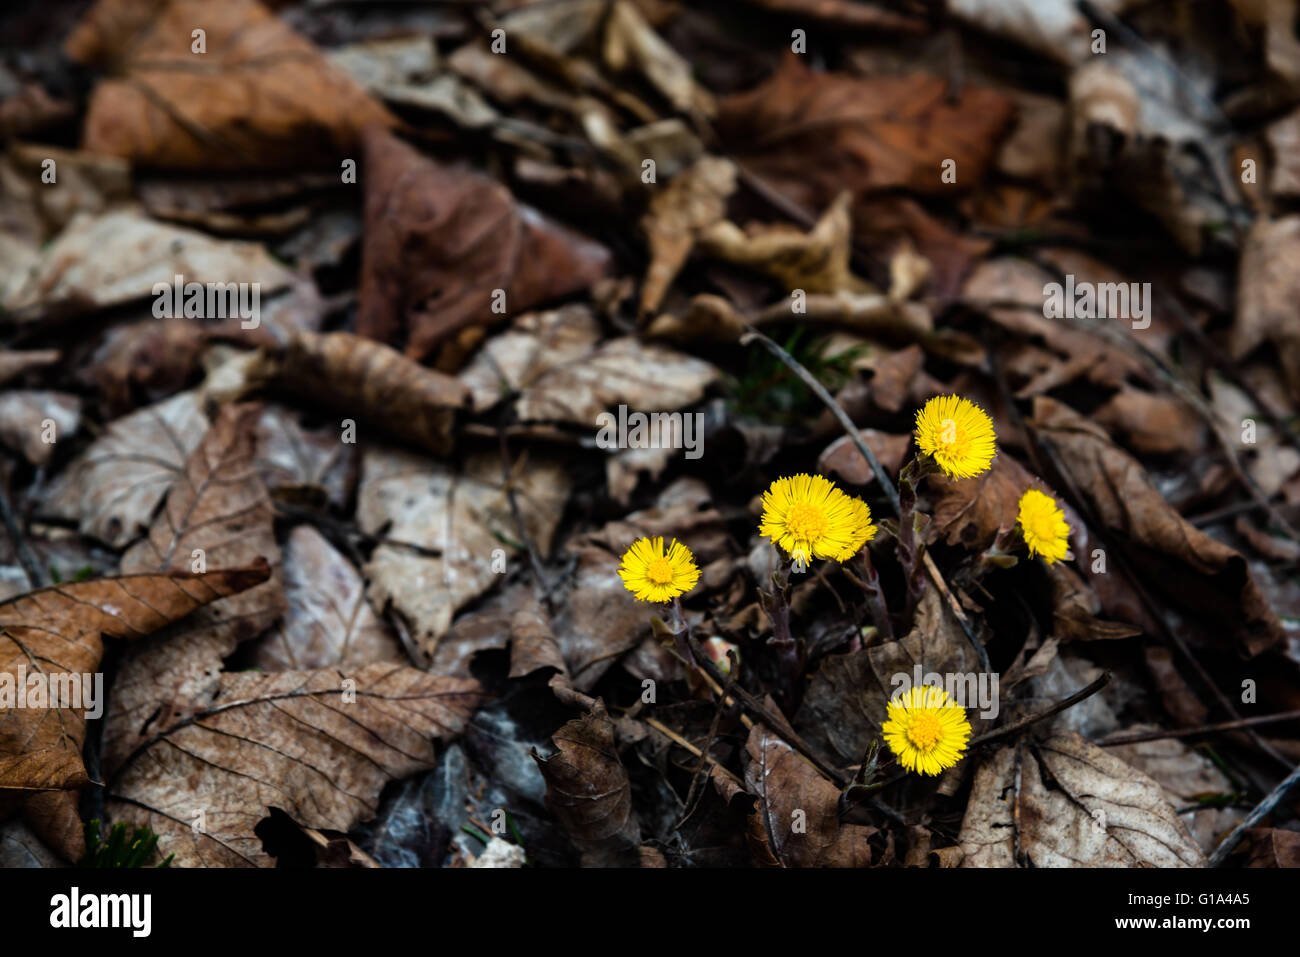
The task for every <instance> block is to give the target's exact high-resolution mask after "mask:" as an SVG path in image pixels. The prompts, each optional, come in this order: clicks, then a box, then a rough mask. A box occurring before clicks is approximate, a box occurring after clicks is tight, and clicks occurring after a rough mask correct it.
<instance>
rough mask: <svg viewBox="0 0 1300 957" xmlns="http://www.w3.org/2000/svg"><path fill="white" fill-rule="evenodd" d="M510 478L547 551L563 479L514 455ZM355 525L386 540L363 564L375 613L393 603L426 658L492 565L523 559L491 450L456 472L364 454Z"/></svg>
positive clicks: (411, 459) (394, 454)
mask: <svg viewBox="0 0 1300 957" xmlns="http://www.w3.org/2000/svg"><path fill="white" fill-rule="evenodd" d="M510 481H511V485H512V487H513V488H514V493H515V496H516V499H517V501H518V504H519V511H520V514H521V516H522V518H523V523H524V527H525V530H526V532H527V534H528V536H529V538H530V539H531V540H532V542H533V544H534V546H535V547H536V548H537V549H538V551H539V552H540V553H541V554H542V555H546V554H547V553H548V552H549V551H550V547H551V536H552V535H554V533H555V528H556V525H557V524H558V523H559V520H560V515H561V513H562V512H563V511H564V503H565V501H566V499H567V498H568V494H569V483H570V479H569V475H568V473H567V471H566V470H565V468H564V467H563V466H562V465H561V464H560V463H559V462H556V461H551V460H546V459H534V458H526V457H522V456H521V457H520V458H519V459H517V460H516V461H515V462H514V464H513V466H512V469H511V478H510ZM357 521H358V523H360V525H361V528H362V530H363V531H365V532H366V533H367V534H370V535H380V534H382V535H383V536H384V537H385V539H386V543H385V544H382V545H380V546H378V547H377V548H376V549H375V550H374V552H373V553H372V554H371V556H370V562H369V564H368V565H367V566H366V568H365V574H366V578H367V579H368V580H369V582H370V597H371V599H372V601H373V602H374V604H375V607H376V608H379V609H382V608H386V607H387V606H388V605H389V603H390V602H391V603H392V606H393V609H394V610H395V611H396V612H397V613H398V614H400V615H401V616H402V618H403V619H404V620H405V621H406V623H407V624H408V625H409V626H410V628H411V630H412V632H413V637H414V638H415V641H416V643H417V644H418V645H419V647H420V648H421V650H422V651H423V652H424V653H425V654H426V655H427V656H430V657H432V655H433V653H434V652H435V651H436V649H437V646H438V642H439V641H440V640H441V639H442V636H443V635H444V634H446V632H447V629H448V627H449V626H450V625H451V619H452V616H453V615H454V614H455V613H456V611H457V610H458V609H460V608H461V607H462V606H464V605H465V604H466V603H468V602H469V601H471V600H473V599H475V598H477V597H478V596H479V595H481V594H483V593H484V592H485V591H487V590H488V589H489V588H491V587H492V585H493V584H494V583H495V582H497V581H499V580H500V579H501V578H502V577H504V576H503V575H502V574H500V573H499V571H497V570H496V569H501V568H504V567H507V563H508V562H513V561H515V560H517V559H518V558H519V556H520V555H522V553H521V552H520V551H519V550H518V549H517V548H516V545H515V543H517V542H518V540H519V531H518V529H517V528H516V526H515V522H514V518H513V516H512V514H511V510H510V503H509V501H508V499H507V496H506V490H505V487H504V485H503V476H502V464H501V457H500V456H499V455H494V454H491V453H479V454H476V455H473V456H471V457H470V458H469V459H468V460H467V461H466V462H465V464H464V467H463V469H461V470H455V469H453V468H451V467H449V466H447V465H444V464H442V463H439V462H431V461H429V460H428V459H426V458H422V457H418V456H415V455H411V454H409V453H406V452H401V451H398V450H396V449H387V448H382V447H377V448H369V449H367V450H366V453H365V455H364V457H363V459H362V465H361V486H360V489H359V491H358V493H357ZM521 544H522V543H521ZM411 546H414V547H411Z"/></svg>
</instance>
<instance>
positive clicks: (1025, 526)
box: [1016, 488, 1070, 565]
mask: <svg viewBox="0 0 1300 957" xmlns="http://www.w3.org/2000/svg"><path fill="white" fill-rule="evenodd" d="M1016 520H1017V521H1018V522H1019V523H1020V534H1021V535H1023V536H1024V539H1025V544H1026V545H1028V546H1029V554H1030V555H1039V556H1041V557H1042V559H1043V561H1044V562H1046V563H1047V564H1048V565H1052V564H1054V563H1056V562H1059V561H1060V560H1061V559H1063V558H1065V556H1066V555H1068V554H1069V553H1070V524H1069V523H1068V522H1067V521H1066V520H1065V512H1063V511H1062V510H1061V509H1060V508H1059V507H1057V504H1056V499H1054V498H1052V496H1050V495H1047V494H1046V493H1044V492H1040V491H1039V490H1038V489H1036V488H1031V489H1029V490H1027V491H1026V492H1025V494H1024V495H1022V496H1020V512H1019V514H1018V515H1017V516H1016Z"/></svg>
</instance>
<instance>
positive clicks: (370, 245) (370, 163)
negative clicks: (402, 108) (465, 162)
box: [357, 130, 609, 359]
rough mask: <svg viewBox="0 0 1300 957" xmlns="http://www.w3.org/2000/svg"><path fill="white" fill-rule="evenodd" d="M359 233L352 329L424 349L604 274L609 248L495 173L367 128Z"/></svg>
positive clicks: (417, 354)
mask: <svg viewBox="0 0 1300 957" xmlns="http://www.w3.org/2000/svg"><path fill="white" fill-rule="evenodd" d="M365 162H366V231H365V241H364V244H363V248H362V262H361V291H360V296H361V302H360V312H359V314H358V316H357V331H358V332H359V333H361V334H362V335H364V336H369V337H370V338H372V339H378V340H380V341H383V342H390V343H393V344H402V343H404V346H405V351H406V353H407V355H409V356H412V357H413V358H416V359H422V358H424V357H425V356H427V355H428V354H429V353H430V352H431V351H432V350H433V349H434V348H435V347H437V346H438V345H439V344H440V343H441V342H442V341H443V340H445V339H447V338H448V337H450V336H453V335H455V334H456V333H457V332H459V331H460V330H461V329H462V328H464V327H465V326H468V325H473V324H480V325H491V324H492V323H494V322H495V321H496V320H498V319H499V318H500V317H501V316H502V315H503V314H518V313H520V312H522V311H523V310H525V309H527V308H528V307H530V306H533V305H536V304H537V303H539V302H542V301H544V300H547V299H552V298H556V297H558V296H562V295H565V294H567V293H573V292H577V291H578V290H580V289H585V288H586V287H588V286H590V285H591V284H592V283H594V282H595V281H596V280H597V279H600V278H601V277H602V276H604V275H605V273H606V271H607V269H608V267H609V253H608V252H607V251H606V250H605V248H604V247H603V246H600V245H598V244H597V243H594V242H592V241H591V240H588V239H585V238H583V237H580V236H578V235H576V234H575V233H572V232H570V231H569V230H567V229H565V228H564V227H562V226H560V225H558V224H557V223H554V222H552V221H551V220H549V219H547V218H546V217H544V216H542V215H541V214H540V213H538V212H536V211H535V210H533V209H531V208H529V207H526V206H523V205H522V204H519V203H517V202H516V201H515V199H514V197H513V196H511V195H510V193H509V191H508V190H506V189H505V187H503V186H502V185H501V184H500V183H498V182H496V181H495V180H492V179H488V178H486V177H484V176H482V175H480V174H478V173H472V172H467V171H464V170H461V169H455V168H452V167H447V166H442V165H440V164H438V163H436V162H434V161H433V160H431V159H427V158H425V157H423V156H421V155H420V154H419V153H417V152H416V151H415V150H413V149H412V148H411V147H409V146H407V145H406V144H404V143H402V142H400V141H399V140H397V139H395V138H394V137H392V136H390V135H388V134H387V133H384V132H382V131H379V130H376V131H374V132H372V133H370V134H368V135H367V138H366V153H365Z"/></svg>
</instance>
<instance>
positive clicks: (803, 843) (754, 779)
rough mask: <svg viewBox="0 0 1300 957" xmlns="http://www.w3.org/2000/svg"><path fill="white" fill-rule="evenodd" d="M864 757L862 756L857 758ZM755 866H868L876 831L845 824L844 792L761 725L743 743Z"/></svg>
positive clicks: (870, 862)
mask: <svg viewBox="0 0 1300 957" xmlns="http://www.w3.org/2000/svg"><path fill="white" fill-rule="evenodd" d="M859 757H861V755H859ZM745 787H746V788H747V789H748V790H749V793H751V794H753V795H754V796H755V797H756V798H757V799H758V800H757V802H756V804H755V807H754V810H753V811H752V812H751V813H750V815H749V830H748V834H747V836H748V839H749V844H750V853H751V854H752V856H753V859H754V863H756V864H758V865H759V866H768V867H870V866H871V865H872V863H873V861H872V858H873V853H872V849H871V844H870V839H871V837H872V835H874V834H875V833H876V829H875V828H874V827H867V826H864V825H861V824H842V823H841V822H840V816H839V800H840V792H839V789H838V788H837V787H835V785H834V784H832V783H831V782H829V781H827V780H826V779H825V778H823V777H822V776H821V774H820V773H818V771H817V770H816V768H814V767H813V766H812V765H811V764H809V763H808V761H807V759H806V758H804V757H803V756H802V755H800V754H798V753H797V752H796V751H794V749H792V748H791V747H790V745H788V744H786V743H785V741H783V740H782V739H781V738H780V737H778V736H777V735H776V734H774V733H773V732H772V731H770V730H769V729H768V728H767V727H766V726H764V725H761V724H757V725H755V726H754V727H753V728H752V729H751V730H750V732H749V740H748V741H747V742H746V744H745Z"/></svg>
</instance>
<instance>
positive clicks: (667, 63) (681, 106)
mask: <svg viewBox="0 0 1300 957" xmlns="http://www.w3.org/2000/svg"><path fill="white" fill-rule="evenodd" d="M603 53H604V58H605V65H606V66H608V67H609V68H610V69H611V70H612V71H613V72H614V73H616V74H617V73H622V72H625V71H628V70H635V71H636V72H638V73H640V74H641V75H642V76H644V77H645V78H646V79H647V80H648V81H649V82H650V84H651V85H652V86H654V88H655V89H656V90H658V91H659V92H660V93H661V94H662V95H663V97H664V99H666V100H667V101H668V102H669V103H670V104H672V107H673V109H675V110H677V111H679V112H682V113H692V114H696V115H698V116H701V117H706V118H707V117H710V116H712V115H713V113H714V111H715V110H716V109H717V106H716V104H715V103H714V102H713V96H712V95H711V94H710V93H709V91H708V90H706V89H704V88H703V87H702V86H700V85H699V84H698V83H696V82H695V78H694V75H693V71H692V67H691V64H690V62H689V61H688V60H686V59H685V58H683V57H682V56H681V54H679V53H678V52H677V51H676V50H674V49H673V48H672V47H671V46H669V45H668V44H667V43H665V42H664V40H663V38H662V37H660V36H659V34H657V33H655V32H654V30H652V29H651V28H650V24H648V23H646V21H645V18H644V17H643V16H642V15H641V12H640V11H639V10H638V9H637V7H636V4H634V3H629V2H628V0H615V2H614V4H613V5H612V6H611V7H610V10H609V16H608V17H607V18H606V20H605V44H604V50H603Z"/></svg>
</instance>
